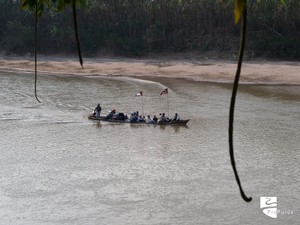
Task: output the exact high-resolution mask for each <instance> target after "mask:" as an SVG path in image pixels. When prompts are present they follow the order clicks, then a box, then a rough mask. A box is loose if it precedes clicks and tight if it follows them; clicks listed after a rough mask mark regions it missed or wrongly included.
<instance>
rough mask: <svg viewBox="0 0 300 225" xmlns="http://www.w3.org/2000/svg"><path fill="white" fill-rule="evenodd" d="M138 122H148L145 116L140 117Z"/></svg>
mask: <svg viewBox="0 0 300 225" xmlns="http://www.w3.org/2000/svg"><path fill="white" fill-rule="evenodd" d="M138 122H142V123H143V122H146V120H145V117H144V116H142V115H140V116H139V117H138Z"/></svg>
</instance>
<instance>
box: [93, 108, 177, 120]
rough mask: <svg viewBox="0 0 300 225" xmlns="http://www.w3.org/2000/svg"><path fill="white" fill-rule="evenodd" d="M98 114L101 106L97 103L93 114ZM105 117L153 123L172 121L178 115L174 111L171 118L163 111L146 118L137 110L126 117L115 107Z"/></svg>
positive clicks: (98, 116)
mask: <svg viewBox="0 0 300 225" xmlns="http://www.w3.org/2000/svg"><path fill="white" fill-rule="evenodd" d="M100 114H101V106H100V104H98V105H97V107H96V108H95V110H94V116H95V117H96V118H100ZM105 118H106V119H107V120H109V119H113V120H124V121H128V122H132V123H139V122H142V123H148V124H155V123H159V122H169V121H171V120H173V121H178V120H180V117H179V115H178V113H175V116H174V117H173V118H172V119H169V118H168V117H167V116H166V115H165V113H160V114H159V117H157V116H156V115H154V116H153V117H151V116H150V115H148V116H147V118H146V117H145V116H143V115H140V114H139V111H136V112H133V113H131V115H130V116H129V117H128V116H127V115H126V114H124V113H121V112H116V110H115V109H113V110H112V111H110V113H109V114H108V115H107V116H106V117H105Z"/></svg>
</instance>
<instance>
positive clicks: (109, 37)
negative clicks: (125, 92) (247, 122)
mask: <svg viewBox="0 0 300 225" xmlns="http://www.w3.org/2000/svg"><path fill="white" fill-rule="evenodd" d="M233 2H234V1H232V0H227V1H226V0H223V1H221V0H113V1H112V0H89V1H88V4H87V6H86V7H85V8H80V9H79V10H78V29H79V37H80V42H81V46H82V51H83V53H84V55H88V54H89V55H97V54H99V53H103V52H109V53H114V54H117V55H127V56H141V55H147V54H148V53H160V52H169V53H170V52H171V53H172V52H191V51H196V52H200V53H201V52H208V51H216V52H218V53H236V52H237V48H238V42H239V41H238V40H239V32H240V31H239V26H236V25H235V24H234V22H233V20H234V19H233V13H232V12H233V7H234V6H233ZM33 34H34V16H33V15H32V13H30V12H28V11H23V10H22V9H21V3H20V1H19V0H0V52H4V53H6V54H24V53H28V52H32V50H33V43H34V35H33ZM246 49H247V52H248V55H252V56H253V57H267V58H281V59H282V58H284V59H299V58H300V1H299V0H285V4H284V5H283V4H281V3H280V1H279V0H277V1H276V0H263V1H257V0H249V1H248V34H247V46H246ZM38 51H39V52H40V53H43V54H47V53H63V54H68V53H74V52H76V43H75V39H74V30H73V24H72V16H71V11H70V10H66V11H64V12H61V13H55V12H53V10H52V9H46V10H45V13H44V15H43V16H42V17H41V18H40V20H39V24H38Z"/></svg>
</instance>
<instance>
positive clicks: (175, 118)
mask: <svg viewBox="0 0 300 225" xmlns="http://www.w3.org/2000/svg"><path fill="white" fill-rule="evenodd" d="M173 120H174V121H178V120H180V117H179V115H178V113H175V116H174V118H173Z"/></svg>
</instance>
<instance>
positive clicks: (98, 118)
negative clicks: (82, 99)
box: [88, 115, 189, 125]
mask: <svg viewBox="0 0 300 225" xmlns="http://www.w3.org/2000/svg"><path fill="white" fill-rule="evenodd" d="M88 118H89V119H90V120H100V121H106V122H114V123H136V124H149V125H186V124H187V123H188V122H189V120H170V121H164V122H162V121H160V122H158V123H146V122H132V121H129V120H117V119H106V116H100V117H96V116H94V115H90V116H89V117H88Z"/></svg>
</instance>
